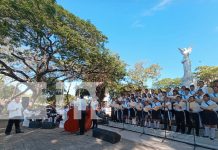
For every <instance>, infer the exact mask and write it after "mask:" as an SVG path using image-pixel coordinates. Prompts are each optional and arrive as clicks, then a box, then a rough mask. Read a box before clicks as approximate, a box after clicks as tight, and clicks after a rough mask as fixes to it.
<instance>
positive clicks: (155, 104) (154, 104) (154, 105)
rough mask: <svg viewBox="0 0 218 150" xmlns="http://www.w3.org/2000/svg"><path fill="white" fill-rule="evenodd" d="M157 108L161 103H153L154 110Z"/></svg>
mask: <svg viewBox="0 0 218 150" xmlns="http://www.w3.org/2000/svg"><path fill="white" fill-rule="evenodd" d="M156 106H161V103H160V102H156V103H154V102H153V103H152V106H151V107H152V108H155V107H156Z"/></svg>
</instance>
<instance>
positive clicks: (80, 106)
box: [77, 95, 86, 135]
mask: <svg viewBox="0 0 218 150" xmlns="http://www.w3.org/2000/svg"><path fill="white" fill-rule="evenodd" d="M77 106H78V112H79V113H81V116H80V118H79V127H80V132H79V133H78V135H84V132H85V119H86V100H85V99H84V98H83V95H81V96H80V99H78V100H77Z"/></svg>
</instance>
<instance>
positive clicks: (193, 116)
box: [188, 113, 200, 136]
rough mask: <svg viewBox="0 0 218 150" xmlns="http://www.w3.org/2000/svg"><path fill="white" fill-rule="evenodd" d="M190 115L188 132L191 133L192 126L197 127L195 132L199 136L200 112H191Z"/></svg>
mask: <svg viewBox="0 0 218 150" xmlns="http://www.w3.org/2000/svg"><path fill="white" fill-rule="evenodd" d="M189 117H190V121H189V124H188V134H190V133H191V130H192V128H193V127H195V133H196V135H197V136H199V127H200V121H199V114H198V113H190V114H189Z"/></svg>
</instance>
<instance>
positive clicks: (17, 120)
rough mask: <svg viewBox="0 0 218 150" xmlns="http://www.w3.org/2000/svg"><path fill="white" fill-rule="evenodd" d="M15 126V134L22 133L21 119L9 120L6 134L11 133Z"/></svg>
mask: <svg viewBox="0 0 218 150" xmlns="http://www.w3.org/2000/svg"><path fill="white" fill-rule="evenodd" d="M13 124H15V132H16V133H18V132H20V119H9V120H8V125H7V128H6V130H5V134H10V133H11V130H12V127H13Z"/></svg>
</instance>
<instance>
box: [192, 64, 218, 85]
mask: <svg viewBox="0 0 218 150" xmlns="http://www.w3.org/2000/svg"><path fill="white" fill-rule="evenodd" d="M194 74H195V77H197V78H198V79H200V80H203V81H204V82H206V83H207V84H209V83H210V82H212V81H214V80H217V79H218V66H199V67H197V68H196V69H195V73H194Z"/></svg>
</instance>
